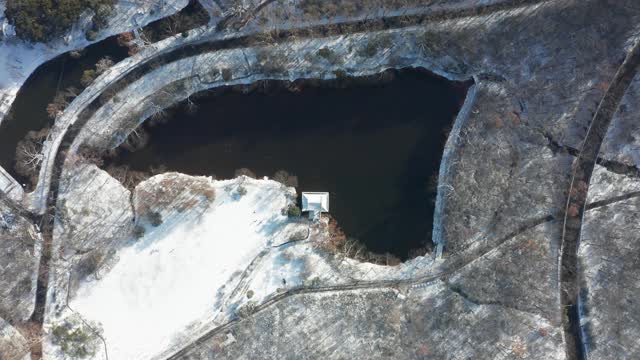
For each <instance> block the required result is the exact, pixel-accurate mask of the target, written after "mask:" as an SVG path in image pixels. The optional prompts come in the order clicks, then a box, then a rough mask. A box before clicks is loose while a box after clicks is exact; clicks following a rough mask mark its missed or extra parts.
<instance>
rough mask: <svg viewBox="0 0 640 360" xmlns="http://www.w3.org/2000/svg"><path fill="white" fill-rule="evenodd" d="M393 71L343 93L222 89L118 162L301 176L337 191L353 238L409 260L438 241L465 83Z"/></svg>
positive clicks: (308, 186)
mask: <svg viewBox="0 0 640 360" xmlns="http://www.w3.org/2000/svg"><path fill="white" fill-rule="evenodd" d="M390 74H394V75H395V78H394V80H392V81H387V82H382V83H377V84H371V81H368V82H367V83H365V82H361V83H359V84H356V85H353V86H349V87H346V88H342V87H336V86H335V82H320V84H319V86H318V84H317V83H316V84H315V85H314V86H304V88H303V90H302V91H300V92H295V93H294V92H290V91H288V90H285V89H283V88H282V87H279V88H278V89H277V90H274V91H269V92H268V93H265V92H252V93H249V94H242V93H239V92H233V91H230V90H226V91H222V92H220V91H218V92H217V93H216V94H215V95H209V96H206V97H203V98H200V99H199V100H198V105H199V106H198V110H197V111H196V112H195V113H192V114H188V113H187V112H186V111H185V109H184V107H183V108H178V109H177V111H174V112H173V115H172V118H171V119H170V120H169V121H168V123H166V124H162V125H157V126H153V127H147V129H148V131H149V132H150V134H151V139H150V142H149V144H148V145H147V146H146V147H145V148H143V149H141V150H138V151H136V152H133V153H132V152H128V151H126V150H121V152H120V155H119V156H118V157H117V158H116V159H115V160H113V161H114V164H117V165H122V164H126V165H128V166H129V167H130V168H132V169H136V170H148V169H149V168H150V167H159V166H161V165H163V166H166V167H167V168H168V169H169V170H175V171H179V172H183V173H187V174H192V175H215V176H216V177H217V178H218V179H221V178H231V177H233V175H234V171H235V170H236V169H238V168H243V167H246V168H249V169H251V170H252V171H253V172H255V173H256V174H257V175H258V177H262V176H272V175H273V174H274V173H275V172H276V171H277V170H281V169H284V170H286V171H288V172H289V173H290V174H294V175H296V176H297V177H298V181H299V186H298V188H297V191H298V192H299V193H300V192H303V191H328V192H330V193H331V197H330V207H331V209H330V212H331V214H332V215H333V216H334V217H335V218H336V219H337V221H338V223H339V224H340V225H341V227H342V228H343V230H344V231H345V232H346V233H347V235H348V236H352V237H356V238H358V239H360V240H361V241H362V242H364V243H365V244H366V245H367V247H368V248H369V249H370V250H372V251H374V252H377V253H385V252H390V253H392V254H395V255H397V256H399V257H400V258H402V259H406V258H407V254H408V253H409V251H410V250H411V249H416V248H419V247H422V246H425V245H427V246H429V245H430V243H431V229H432V226H433V209H434V200H435V192H434V191H433V190H434V189H433V188H434V187H433V184H431V186H430V178H431V177H433V176H437V172H438V168H439V162H440V157H441V155H442V149H443V145H444V142H445V141H446V138H445V137H446V129H449V128H450V127H451V125H452V122H453V120H454V118H455V116H456V115H457V112H458V110H459V109H460V107H461V105H462V102H463V101H464V96H465V94H466V89H467V86H468V84H461V83H451V82H449V81H447V80H445V79H442V78H439V77H435V76H433V75H431V74H429V73H427V72H425V71H420V70H416V69H405V70H402V71H394V72H392V73H390ZM432 182H433V181H432Z"/></svg>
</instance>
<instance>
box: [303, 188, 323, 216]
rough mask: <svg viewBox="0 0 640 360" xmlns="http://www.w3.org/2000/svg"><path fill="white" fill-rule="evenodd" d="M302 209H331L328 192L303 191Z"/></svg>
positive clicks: (321, 210)
mask: <svg viewBox="0 0 640 360" xmlns="http://www.w3.org/2000/svg"><path fill="white" fill-rule="evenodd" d="M302 211H314V212H315V211H320V212H328V211H329V193H328V192H303V193H302Z"/></svg>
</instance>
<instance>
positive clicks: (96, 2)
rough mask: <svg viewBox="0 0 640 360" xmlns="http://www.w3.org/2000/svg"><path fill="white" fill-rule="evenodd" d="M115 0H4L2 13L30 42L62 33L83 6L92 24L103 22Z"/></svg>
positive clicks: (98, 24)
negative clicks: (87, 11)
mask: <svg viewBox="0 0 640 360" xmlns="http://www.w3.org/2000/svg"><path fill="white" fill-rule="evenodd" d="M113 4H114V0H7V7H6V9H5V15H6V17H7V19H8V20H9V23H10V24H11V25H13V26H15V28H16V35H17V36H18V37H19V38H21V39H24V40H27V41H31V42H47V41H50V40H53V39H55V38H56V37H59V36H61V35H63V34H64V33H65V32H66V31H67V30H69V29H70V28H71V26H72V25H73V24H74V23H75V22H76V21H78V19H79V18H80V15H81V14H82V13H83V12H84V11H85V10H91V11H93V13H94V14H96V15H94V18H93V22H94V26H95V27H100V26H104V25H105V24H106V16H107V15H108V14H109V12H110V9H111V8H112V6H113Z"/></svg>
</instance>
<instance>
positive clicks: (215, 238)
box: [61, 175, 295, 359]
mask: <svg viewBox="0 0 640 360" xmlns="http://www.w3.org/2000/svg"><path fill="white" fill-rule="evenodd" d="M160 176H162V175H160ZM211 186H213V187H214V189H215V191H216V199H215V201H214V202H213V203H212V204H211V205H210V206H209V208H208V209H207V210H206V211H205V212H204V213H202V215H201V216H199V217H197V218H191V219H190V220H188V221H184V218H180V217H178V218H177V219H176V221H173V220H172V219H171V218H168V219H166V220H165V222H164V223H163V224H162V225H160V226H159V227H157V228H152V227H150V228H148V229H147V232H146V234H145V236H144V237H143V238H141V239H139V240H137V241H136V242H135V243H134V244H132V245H131V246H129V247H125V248H123V249H121V250H120V251H119V253H118V254H117V258H118V262H117V263H116V264H115V265H114V266H113V267H112V268H111V269H110V271H109V272H108V273H106V274H105V275H104V276H103V277H102V278H100V279H99V280H98V281H91V282H85V283H83V284H82V285H81V286H80V288H79V289H78V291H77V292H76V293H75V296H74V297H73V298H72V299H70V300H69V306H70V307H71V308H72V309H73V310H74V311H76V312H77V313H78V314H79V315H80V316H82V318H84V319H85V320H87V321H89V322H91V323H97V324H99V326H100V327H101V328H102V329H103V334H102V335H103V337H104V339H105V340H106V343H107V349H108V355H109V358H110V359H146V358H150V357H153V356H154V355H156V354H158V353H159V352H161V351H162V350H166V349H167V348H169V347H171V345H172V344H173V343H175V342H176V341H179V338H178V337H181V338H185V337H189V333H190V332H193V331H196V332H198V331H197V330H198V326H197V324H198V323H204V322H210V321H212V320H213V319H214V317H215V316H216V315H217V314H219V313H220V311H221V310H222V307H223V306H224V304H225V303H226V301H225V300H226V297H227V296H228V295H230V293H232V292H233V289H234V288H235V286H236V284H237V283H238V281H240V280H241V278H242V276H241V273H242V272H243V270H244V269H245V268H247V267H248V266H249V264H250V263H251V262H252V260H253V259H254V258H256V257H257V256H258V255H259V254H261V253H264V250H268V249H270V248H271V246H272V245H273V244H279V243H282V242H286V241H287V240H288V238H289V237H290V236H292V234H293V232H294V228H295V226H293V227H292V226H289V225H291V224H290V221H289V219H288V218H287V217H286V216H284V215H282V213H281V210H282V208H284V207H285V206H286V205H287V204H288V201H289V200H288V197H289V196H290V194H291V192H292V191H293V190H292V189H287V188H285V187H284V186H282V185H281V184H280V183H277V182H274V181H268V180H253V179H249V178H244V177H241V178H237V179H234V180H226V181H211ZM240 186H242V187H244V188H245V189H246V190H247V193H246V195H244V196H241V195H239V193H238V189H239V188H240ZM245 296H246V295H245ZM68 315H69V314H68V313H67V314H63V315H62V316H61V319H62V318H64V317H66V316H68ZM194 325H195V326H194ZM101 349H102V347H101V346H99V347H98V349H97V350H99V351H101ZM97 355H98V356H96V358H101V356H99V355H100V354H97Z"/></svg>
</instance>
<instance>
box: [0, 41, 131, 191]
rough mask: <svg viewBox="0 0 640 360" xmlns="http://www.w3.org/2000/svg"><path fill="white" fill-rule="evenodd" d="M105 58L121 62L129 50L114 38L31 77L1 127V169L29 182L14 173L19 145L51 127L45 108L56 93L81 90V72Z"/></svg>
mask: <svg viewBox="0 0 640 360" xmlns="http://www.w3.org/2000/svg"><path fill="white" fill-rule="evenodd" d="M105 56H109V57H110V58H111V59H112V60H113V61H114V62H118V61H120V60H122V59H124V58H125V57H126V56H127V49H126V48H124V47H120V46H118V43H117V39H116V37H115V36H114V37H111V38H108V39H105V40H103V41H100V42H98V43H95V44H93V45H90V46H88V47H87V48H86V49H85V51H84V52H83V55H82V56H81V57H80V58H77V59H75V58H73V57H71V56H70V55H69V54H68V53H67V54H63V55H60V56H58V57H56V58H54V59H52V60H50V61H48V62H46V63H44V64H43V65H41V66H40V67H38V68H37V69H36V71H34V72H33V74H31V76H29V78H28V79H27V81H26V82H25V84H24V85H23V86H22V88H21V89H20V91H19V92H18V94H17V97H16V99H15V101H14V102H13V104H12V106H11V110H10V112H9V116H8V117H7V118H5V119H4V120H3V121H2V123H1V124H0V166H2V167H3V168H5V169H6V170H7V171H9V172H10V173H11V174H12V175H13V176H15V177H16V178H17V179H18V180H20V181H26V179H22V178H21V177H20V176H18V175H17V174H16V173H15V171H14V170H13V169H14V157H15V152H16V146H17V144H18V142H19V141H20V140H22V139H23V138H24V137H25V135H26V134H27V132H29V131H31V130H40V129H42V128H43V127H46V126H48V125H50V124H52V122H53V121H52V120H50V119H49V118H48V117H47V112H46V108H47V104H49V103H50V102H51V101H52V100H53V98H54V97H55V95H56V93H57V91H64V89H66V88H68V87H70V86H74V87H76V88H78V89H81V85H80V78H81V77H82V72H83V71H84V70H88V69H93V68H94V66H95V64H96V62H98V60H100V59H101V58H103V57H105Z"/></svg>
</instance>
